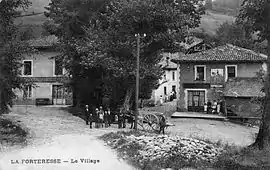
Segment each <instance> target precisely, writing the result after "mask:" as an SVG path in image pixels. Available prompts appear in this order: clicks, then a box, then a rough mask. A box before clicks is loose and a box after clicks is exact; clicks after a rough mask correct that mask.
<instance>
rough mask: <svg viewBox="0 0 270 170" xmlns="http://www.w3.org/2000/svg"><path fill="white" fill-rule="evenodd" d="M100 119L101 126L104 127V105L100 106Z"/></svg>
mask: <svg viewBox="0 0 270 170" xmlns="http://www.w3.org/2000/svg"><path fill="white" fill-rule="evenodd" d="M99 121H100V124H101V127H103V123H104V110H103V108H102V106H100V107H99Z"/></svg>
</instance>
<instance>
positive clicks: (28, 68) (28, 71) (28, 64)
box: [23, 60, 32, 76]
mask: <svg viewBox="0 0 270 170" xmlns="http://www.w3.org/2000/svg"><path fill="white" fill-rule="evenodd" d="M23 75H24V76H31V75H32V61H29V60H25V61H23Z"/></svg>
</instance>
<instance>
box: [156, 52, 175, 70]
mask: <svg viewBox="0 0 270 170" xmlns="http://www.w3.org/2000/svg"><path fill="white" fill-rule="evenodd" d="M162 55H163V57H162V59H161V61H160V62H159V64H160V65H161V66H162V68H163V69H177V64H175V63H173V62H171V60H172V59H175V58H177V57H178V56H179V54H178V53H169V52H164V53H163V54H162ZM167 57H168V58H169V60H168V63H167Z"/></svg>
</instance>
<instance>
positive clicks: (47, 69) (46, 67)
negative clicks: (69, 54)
mask: <svg viewBox="0 0 270 170" xmlns="http://www.w3.org/2000/svg"><path fill="white" fill-rule="evenodd" d="M57 55H59V53H57V52H52V51H39V52H38V53H36V54H33V55H30V56H27V55H26V56H25V57H24V60H33V63H32V64H33V76H32V77H53V76H54V59H52V58H51V57H54V56H57Z"/></svg>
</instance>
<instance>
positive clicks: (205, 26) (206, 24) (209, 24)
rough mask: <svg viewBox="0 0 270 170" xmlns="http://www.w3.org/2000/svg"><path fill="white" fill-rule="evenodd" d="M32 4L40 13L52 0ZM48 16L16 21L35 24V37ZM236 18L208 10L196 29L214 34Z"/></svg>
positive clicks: (35, 1) (29, 10)
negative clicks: (222, 25)
mask: <svg viewBox="0 0 270 170" xmlns="http://www.w3.org/2000/svg"><path fill="white" fill-rule="evenodd" d="M31 1H32V6H31V7H30V8H29V9H28V11H27V12H26V13H32V12H35V13H39V12H44V11H45V9H44V7H45V6H47V5H48V4H49V2H50V0H31ZM45 20H46V17H45V16H44V14H39V15H35V16H28V17H23V18H18V19H17V20H16V22H17V23H18V24H19V23H20V24H23V25H29V24H30V25H35V33H34V34H35V37H38V36H40V35H41V32H42V28H41V24H42V23H44V21H45ZM233 20H234V17H233V16H230V15H228V14H225V13H221V12H216V11H212V10H211V11H210V10H208V11H206V14H205V15H203V16H202V19H201V25H200V27H199V28H196V29H195V31H200V32H201V31H203V32H206V33H207V34H210V35H214V34H215V32H216V29H217V28H218V27H219V25H221V24H222V23H224V22H226V21H227V22H232V21H233Z"/></svg>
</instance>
